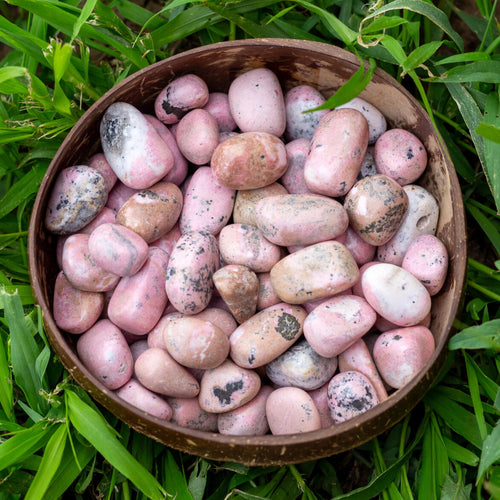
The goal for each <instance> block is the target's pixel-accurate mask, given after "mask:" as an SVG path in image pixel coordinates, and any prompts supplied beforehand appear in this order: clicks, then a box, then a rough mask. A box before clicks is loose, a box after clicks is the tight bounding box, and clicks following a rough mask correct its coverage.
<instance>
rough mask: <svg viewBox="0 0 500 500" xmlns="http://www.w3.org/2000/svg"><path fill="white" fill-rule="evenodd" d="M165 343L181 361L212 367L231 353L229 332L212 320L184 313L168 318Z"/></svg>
mask: <svg viewBox="0 0 500 500" xmlns="http://www.w3.org/2000/svg"><path fill="white" fill-rule="evenodd" d="M163 339H164V344H165V347H166V348H167V351H168V352H169V354H170V355H171V356H172V357H173V358H174V359H175V360H176V361H177V362H178V363H180V364H181V365H183V366H186V367H188V368H196V369H201V370H209V369H211V368H215V367H216V366H219V365H220V364H221V363H222V362H223V361H224V360H225V359H226V357H227V355H228V354H229V340H228V337H227V335H226V334H225V333H224V332H223V331H222V330H221V329H220V328H219V327H217V326H215V325H214V324H213V323H211V322H210V321H204V320H202V319H198V318H192V317H189V316H185V317H183V318H175V319H172V320H171V321H169V322H168V323H167V324H166V326H165V329H164V331H163Z"/></svg>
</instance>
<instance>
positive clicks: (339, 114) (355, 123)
mask: <svg viewBox="0 0 500 500" xmlns="http://www.w3.org/2000/svg"><path fill="white" fill-rule="evenodd" d="M367 147H368V122H367V121H366V118H365V117H364V116H363V115H362V114H361V113H360V112H359V111H357V110H355V109H348V108H346V109H338V110H336V109H335V110H333V111H330V112H329V113H328V114H326V115H325V116H324V117H323V118H322V119H321V120H320V122H319V124H318V127H317V128H316V131H315V132H314V135H313V138H312V140H311V144H310V148H309V154H308V155H307V158H306V161H305V164H304V179H305V181H306V184H307V187H308V188H309V189H310V190H311V191H313V192H315V193H318V194H324V195H326V196H331V197H338V196H344V195H346V194H347V193H348V192H349V190H350V189H351V187H352V186H353V184H354V183H355V182H356V178H357V176H358V174H359V171H360V169H361V164H362V162H363V159H364V157H365V153H366V149H367Z"/></svg>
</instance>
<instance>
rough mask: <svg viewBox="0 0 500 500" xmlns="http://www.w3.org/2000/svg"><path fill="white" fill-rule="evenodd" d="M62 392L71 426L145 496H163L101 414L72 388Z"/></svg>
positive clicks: (161, 497)
mask: <svg viewBox="0 0 500 500" xmlns="http://www.w3.org/2000/svg"><path fill="white" fill-rule="evenodd" d="M65 394H66V405H67V409H68V416H69V419H70V421H71V423H72V424H73V425H74V426H75V429H76V430H77V431H78V432H79V433H80V434H81V435H82V436H84V437H85V439H87V441H89V442H90V443H92V445H93V446H94V447H95V448H96V449H97V450H98V451H99V453H100V454H101V455H102V456H103V457H104V458H105V459H106V460H107V461H108V462H109V463H110V464H111V465H113V467H115V468H116V469H118V470H119V471H120V472H121V473H122V474H123V475H124V476H125V477H127V478H128V479H130V481H132V482H133V483H134V484H135V485H136V486H137V487H138V488H139V489H140V490H141V491H142V492H143V493H144V494H145V495H147V496H148V498H150V499H152V500H161V499H163V498H164V490H163V488H162V486H161V485H160V484H159V483H158V481H157V480H156V479H155V478H154V476H152V475H151V474H150V473H149V472H148V471H147V470H146V469H145V468H144V467H143V466H142V465H141V464H140V463H139V462H138V461H137V460H136V459H135V458H134V457H133V456H132V455H131V454H130V453H129V452H128V450H127V449H126V448H125V447H124V446H123V445H122V444H121V443H120V442H119V441H118V439H117V438H116V435H115V434H114V432H113V430H112V429H111V428H110V427H109V425H108V424H107V422H106V421H105V420H104V418H103V417H102V415H100V414H99V413H97V412H96V411H95V410H94V409H92V408H91V407H90V406H89V405H87V404H86V403H84V402H83V401H82V400H81V399H80V398H79V397H78V396H77V395H76V394H75V393H74V392H73V391H71V390H66V393H65Z"/></svg>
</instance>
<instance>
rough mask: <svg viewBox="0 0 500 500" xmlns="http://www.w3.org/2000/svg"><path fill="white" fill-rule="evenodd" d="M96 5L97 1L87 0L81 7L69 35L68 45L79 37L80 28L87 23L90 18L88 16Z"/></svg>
mask: <svg viewBox="0 0 500 500" xmlns="http://www.w3.org/2000/svg"><path fill="white" fill-rule="evenodd" d="M96 3H97V0H87V1H86V2H85V4H84V5H83V7H82V10H81V12H80V15H79V16H78V19H77V20H76V22H75V24H74V26H73V32H72V33H71V41H70V44H72V43H73V41H74V40H75V38H76V37H77V36H78V35H79V33H80V30H81V28H82V26H83V25H84V24H85V23H86V22H87V19H88V18H89V17H90V14H92V11H93V10H94V7H95V4H96Z"/></svg>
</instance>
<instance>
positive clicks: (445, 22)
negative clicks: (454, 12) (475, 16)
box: [361, 0, 464, 52]
mask: <svg viewBox="0 0 500 500" xmlns="http://www.w3.org/2000/svg"><path fill="white" fill-rule="evenodd" d="M401 9H406V10H409V11H412V12H416V13H417V14H420V15H422V16H424V17H426V18H427V19H429V20H430V21H432V22H433V23H434V24H435V25H436V26H437V27H438V28H439V29H441V30H442V31H443V32H445V33H446V34H447V35H448V36H449V37H450V38H451V40H453V42H454V43H455V45H456V46H457V47H458V49H459V51H460V52H463V51H464V42H463V40H462V38H461V37H460V35H459V34H458V33H457V32H456V31H455V30H454V29H453V27H452V25H451V23H450V21H449V19H448V16H446V14H445V13H444V12H443V11H442V10H440V9H438V8H437V7H435V6H434V5H432V4H431V3H427V2H424V1H422V0H394V2H390V3H388V4H387V5H384V6H383V7H380V8H379V9H377V10H375V11H374V12H372V13H371V14H369V15H368V16H366V17H365V18H364V19H363V21H362V23H361V26H363V24H364V23H366V21H368V20H370V19H373V18H376V17H380V16H381V15H382V14H385V13H386V12H390V11H393V10H401Z"/></svg>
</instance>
